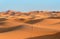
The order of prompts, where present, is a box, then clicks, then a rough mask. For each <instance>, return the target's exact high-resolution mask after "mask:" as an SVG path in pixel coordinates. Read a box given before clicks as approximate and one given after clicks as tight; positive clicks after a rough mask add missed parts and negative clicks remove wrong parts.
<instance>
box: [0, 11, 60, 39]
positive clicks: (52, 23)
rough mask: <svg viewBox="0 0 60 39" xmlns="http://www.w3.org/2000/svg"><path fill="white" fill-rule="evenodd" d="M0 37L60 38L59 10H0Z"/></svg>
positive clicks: (1, 38)
mask: <svg viewBox="0 0 60 39" xmlns="http://www.w3.org/2000/svg"><path fill="white" fill-rule="evenodd" d="M0 39H60V12H59V11H31V12H17V11H13V10H8V11H6V12H0Z"/></svg>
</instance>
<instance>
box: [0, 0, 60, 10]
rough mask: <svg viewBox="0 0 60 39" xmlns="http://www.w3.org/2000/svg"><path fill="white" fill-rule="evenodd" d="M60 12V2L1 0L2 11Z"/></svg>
mask: <svg viewBox="0 0 60 39" xmlns="http://www.w3.org/2000/svg"><path fill="white" fill-rule="evenodd" d="M7 10H16V11H32V10H60V0H0V11H7Z"/></svg>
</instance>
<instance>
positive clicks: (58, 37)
mask: <svg viewBox="0 0 60 39" xmlns="http://www.w3.org/2000/svg"><path fill="white" fill-rule="evenodd" d="M27 39H60V32H58V33H56V34H53V35H45V36H37V37H32V38H27Z"/></svg>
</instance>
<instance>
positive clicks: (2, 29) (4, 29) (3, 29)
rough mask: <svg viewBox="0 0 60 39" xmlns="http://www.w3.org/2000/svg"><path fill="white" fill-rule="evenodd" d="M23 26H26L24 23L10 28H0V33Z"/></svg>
mask: <svg viewBox="0 0 60 39" xmlns="http://www.w3.org/2000/svg"><path fill="white" fill-rule="evenodd" d="M22 28H24V26H22V25H19V26H15V27H10V28H0V33H5V32H10V31H14V30H18V29H22Z"/></svg>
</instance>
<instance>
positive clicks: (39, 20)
mask: <svg viewBox="0 0 60 39" xmlns="http://www.w3.org/2000/svg"><path fill="white" fill-rule="evenodd" d="M43 20H44V19H36V20H29V21H27V22H25V23H28V24H35V23H38V22H42V21H43Z"/></svg>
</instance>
